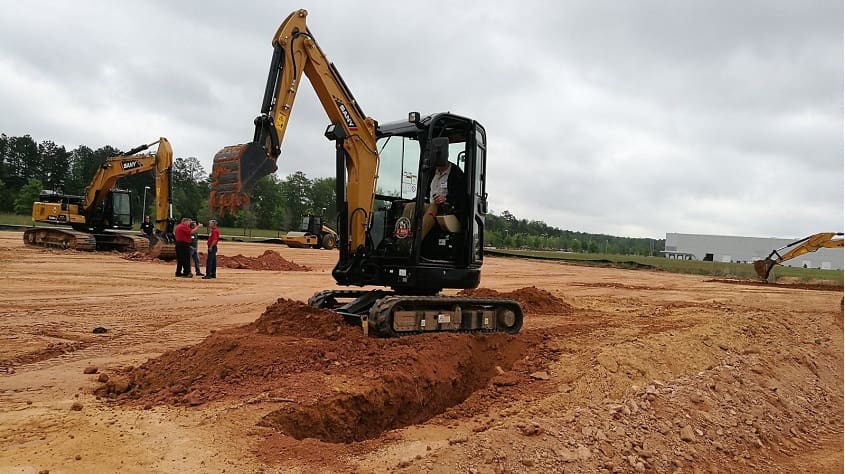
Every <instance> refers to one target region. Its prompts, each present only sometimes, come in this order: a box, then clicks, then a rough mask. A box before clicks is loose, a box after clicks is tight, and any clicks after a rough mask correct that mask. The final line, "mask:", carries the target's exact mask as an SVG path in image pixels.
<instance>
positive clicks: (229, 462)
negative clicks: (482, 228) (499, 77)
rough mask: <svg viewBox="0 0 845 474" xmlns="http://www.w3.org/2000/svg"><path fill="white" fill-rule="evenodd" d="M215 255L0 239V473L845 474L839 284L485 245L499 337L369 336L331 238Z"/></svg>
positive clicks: (2, 235)
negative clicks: (80, 248) (603, 263)
mask: <svg viewBox="0 0 845 474" xmlns="http://www.w3.org/2000/svg"><path fill="white" fill-rule="evenodd" d="M202 245H204V244H203V243H201V246H202ZM268 250H269V251H270V252H269V253H268V252H267V251H268ZM220 254H221V255H222V256H227V257H231V259H232V261H238V262H241V264H239V265H240V266H238V265H231V266H232V267H237V268H226V267H224V268H220V269H219V270H218V278H217V279H215V280H202V279H199V278H192V279H186V278H175V277H174V265H173V264H172V263H164V262H157V261H150V260H148V259H143V258H135V259H132V258H127V256H125V255H123V256H122V255H120V254H116V253H96V254H95V253H85V252H75V251H60V250H43V249H31V248H26V247H24V245H23V243H22V237H21V233H19V232H0V288H2V291H0V445H2V449H0V472H22V473H40V472H50V473H58V472H71V473H76V472H79V473H86V474H87V473H91V472H139V473H146V472H230V473H241V472H244V473H246V472H250V473H251V472H265V473H270V472H302V473H312V472H362V473H364V472H443V473H453V472H459V473H501V472H538V473H547V472H784V473H786V472H808V473H823V472H842V469H843V449H842V437H843V323H842V306H841V304H842V297H843V295H842V288H841V287H836V286H827V285H825V284H824V283H825V282H815V283H817V284H801V283H799V282H780V283H779V284H777V285H771V284H770V285H756V284H753V282H742V281H732V280H728V279H724V278H719V279H714V278H712V277H703V276H691V275H678V274H670V273H664V272H656V271H644V270H622V269H614V268H599V267H587V266H576V265H569V264H561V263H555V262H541V261H529V260H520V259H510V258H501V257H497V258H492V257H490V258H487V259H485V264H484V270H483V276H482V282H481V285H480V288H479V289H478V290H476V291H475V292H473V293H474V294H477V295H482V296H483V295H506V296H508V297H512V298H514V299H517V300H518V301H520V303H522V305H523V307H524V308H525V313H526V314H525V325H524V327H523V329H522V331H521V332H520V333H519V334H518V335H516V336H507V335H485V334H445V333H441V334H423V335H416V336H407V337H402V338H397V339H390V340H376V339H367V338H365V337H364V336H363V335H362V333H361V331H360V329H359V328H355V327H352V326H347V325H345V324H344V323H343V322H342V321H341V319H340V318H338V317H336V316H335V315H333V314H331V313H328V312H326V311H323V310H316V309H313V308H309V307H307V306H305V305H304V304H303V302H304V301H306V300H307V299H308V297H309V296H311V295H312V294H313V293H314V292H315V291H318V290H323V289H327V288H333V287H334V282H333V279H332V277H331V268H332V267H333V265H334V263H335V261H336V258H337V253H336V252H335V251H326V250H312V249H292V248H287V247H283V246H277V245H270V244H245V243H233V242H223V243H222V244H221V247H220ZM237 255H240V257H239V258H240V260H238V258H236V256H237ZM260 256H263V257H262V258H264V261H270V262H283V263H293V264H298V265H293V266H290V267H285V268H286V269H284V270H273V269H270V268H278V267H273V266H272V265H270V264H261V265H257V266H250V263H249V262H251V261H258V257H260ZM244 262H245V263H244ZM447 293H456V292H454V291H452V292H447Z"/></svg>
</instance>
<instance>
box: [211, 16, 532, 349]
mask: <svg viewBox="0 0 845 474" xmlns="http://www.w3.org/2000/svg"><path fill="white" fill-rule="evenodd" d="M306 16H307V12H306V11H305V10H298V11H295V12H293V13H291V14H290V15H289V16H288V17H287V18H286V19H285V20H284V22H283V23H282V24H281V26H280V27H279V29H278V30H277V31H276V33H275V35H273V39H272V46H273V56H272V59H271V61H270V73H269V76H268V80H267V84H266V88H265V90H264V99H263V101H262V104H261V113H260V115H259V116H258V117H257V118H256V119H255V120H254V124H255V134H254V136H253V140H252V142H250V143H247V144H244V145H235V146H229V147H226V148H223V149H222V150H220V151H219V152H218V153H217V154H216V155H215V157H214V163H213V167H212V173H211V181H212V184H211V192H210V195H209V207H210V208H211V209H212V210H213V211H214V212H216V213H222V212H231V211H234V210H237V209H239V208H241V207H242V206H245V205H247V204H248V203H249V200H250V192H251V191H252V189H253V188H254V186H255V182H256V181H257V180H258V179H260V178H261V177H263V176H266V175H268V174H270V173H273V172H275V171H276V169H277V167H276V160H277V158H278V157H279V155H280V154H281V146H282V139H283V138H284V134H285V129H286V127H287V125H288V121H289V119H290V114H291V111H292V110H293V103H294V99H295V97H296V93H297V91H298V90H299V86H300V84H301V79H302V74H303V73H305V76H306V77H307V79H308V80H309V81H310V82H311V85H312V86H313V88H314V91H315V92H316V94H317V97H318V98H319V100H320V103H321V104H322V106H323V109H324V110H325V112H326V114H327V115H328V118H329V121H330V124H329V125H328V127H327V128H326V130H325V133H324V135H325V137H326V138H327V139H329V140H330V141H333V142H334V144H335V152H336V153H335V171H336V173H335V174H336V180H337V188H336V190H335V196H336V199H337V209H338V222H337V232H338V254H339V258H338V262H337V265H336V266H335V267H334V270H333V271H332V276H333V277H334V279H335V281H336V282H337V283H338V284H339V285H342V286H358V287H364V286H376V287H378V288H376V289H351V290H326V291H321V292H318V293H316V294H315V295H314V296H312V297H311V298H310V299H309V301H308V302H309V304H310V305H312V306H316V307H320V308H328V309H331V310H333V311H335V312H337V313H339V314H340V315H342V316H343V317H344V318H345V319H346V320H347V321H348V322H350V323H351V324H356V325H361V326H362V328H363V330H364V331H365V332H366V333H368V334H370V335H376V336H382V337H389V336H395V335H401V334H414V333H425V332H433V331H454V332H506V333H512V334H513V333H516V332H518V331H519V329H520V328H521V327H522V320H523V314H522V309H521V308H520V306H519V304H518V303H517V302H516V301H513V300H510V299H505V298H476V297H470V296H466V297H463V296H445V295H442V294H441V293H440V292H441V290H443V289H445V288H454V289H461V288H475V287H477V286H478V284H479V281H480V277H481V264H482V260H483V258H484V255H483V248H484V228H485V226H484V217H485V214H486V213H487V193H486V184H487V171H486V160H487V134H486V131H485V129H484V127H483V126H482V125H481V124H480V123H479V122H477V121H475V120H473V119H471V118H468V117H462V116H459V115H455V114H452V113H448V112H447V113H436V114H432V115H428V116H422V115H421V114H420V113H418V112H411V113H409V114H408V117H407V119H404V120H399V121H396V122H390V123H377V122H376V121H375V120H373V119H372V118H370V117H368V116H366V115H365V114H364V112H363V110H362V109H361V106H360V105H359V104H358V102H357V101H356V100H355V98H354V97H353V96H352V93H351V92H350V90H349V88H348V87H347V85H346V83H345V82H344V81H343V79H342V78H341V76H340V73H339V72H338V70H337V68H335V66H334V65H333V64H331V63H330V62H329V61H328V59H326V55H325V54H324V53H323V51H322V50H321V49H320V47H319V46H318V45H317V41H316V40H315V39H314V36H313V35H312V33H311V32H310V31H309V29H308V27H307V26H306V22H305V19H306ZM447 162H448V163H451V166H452V167H453V168H450V169H453V170H454V167H457V168H459V171H457V172H455V173H456V176H463V180H462V182H461V183H460V189H458V188H457V187H456V188H455V189H454V190H453V189H452V188H449V191H448V192H449V195H450V196H451V194H452V193H453V192H454V193H456V194H457V196H456V197H457V198H461V200H462V202H463V203H465V204H464V205H463V206H462V208H461V209H456V210H455V212H454V213H453V214H448V215H442V216H438V218H437V222H438V224H439V225H436V226H435V227H434V229H432V230H431V231H429V232H428V233H427V234H426V235H425V236H423V231H422V229H423V214H424V211H425V209H426V198H427V197H428V196H429V191H430V189H429V188H430V186H431V185H430V183H431V180H432V178H433V177H434V174H435V169H436V166H444V165H445V164H446V163H447ZM445 211H446V210H444V212H445Z"/></svg>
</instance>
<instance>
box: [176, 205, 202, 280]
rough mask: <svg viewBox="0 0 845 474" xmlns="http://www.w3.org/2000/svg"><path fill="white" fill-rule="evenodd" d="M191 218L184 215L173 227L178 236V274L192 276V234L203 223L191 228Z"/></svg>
mask: <svg viewBox="0 0 845 474" xmlns="http://www.w3.org/2000/svg"><path fill="white" fill-rule="evenodd" d="M190 222H191V219H190V218H188V217H183V218H182V221H181V222H179V224H178V225H176V227H175V228H174V229H173V236H174V237H175V238H176V276H177V277H181V278H191V277H193V276H194V275H192V274H191V234H192V233H194V232H196V231H198V230H199V228H200V227H202V224H200V225H198V226H197V227H194V228H193V229H191V226H190Z"/></svg>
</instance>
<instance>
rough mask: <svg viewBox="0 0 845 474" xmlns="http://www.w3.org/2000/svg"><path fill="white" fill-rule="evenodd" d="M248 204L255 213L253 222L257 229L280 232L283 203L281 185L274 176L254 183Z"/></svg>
mask: <svg viewBox="0 0 845 474" xmlns="http://www.w3.org/2000/svg"><path fill="white" fill-rule="evenodd" d="M250 202H251V205H250V208H251V209H252V211H253V212H254V213H255V222H256V226H257V227H258V228H259V229H276V230H280V229H281V228H282V222H283V219H284V217H285V201H284V197H283V196H282V186H281V183H280V182H279V178H278V177H277V176H276V175H275V174H271V175H268V176H264V177H263V178H261V179H259V180H258V181H257V182H256V183H255V189H253V191H252V199H251V200H250Z"/></svg>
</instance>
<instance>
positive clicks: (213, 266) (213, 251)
mask: <svg viewBox="0 0 845 474" xmlns="http://www.w3.org/2000/svg"><path fill="white" fill-rule="evenodd" d="M208 227H209V230H208V241H207V242H206V243H207V244H208V257H207V258H206V259H205V276H204V277H202V279H203V280H209V279H212V278H217V242H219V241H220V229H218V228H217V221H215V220H210V221H208Z"/></svg>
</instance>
